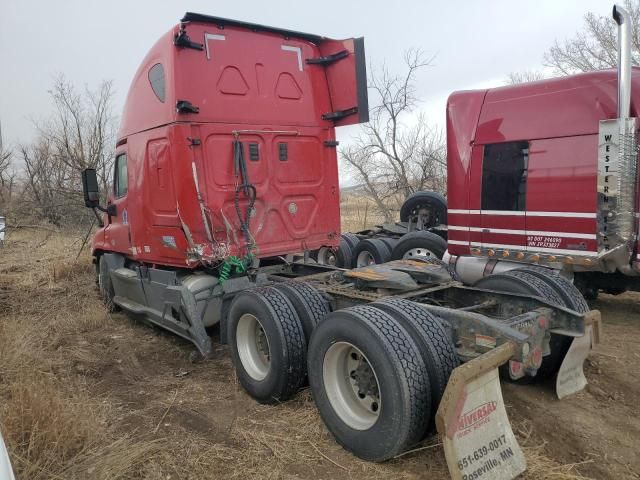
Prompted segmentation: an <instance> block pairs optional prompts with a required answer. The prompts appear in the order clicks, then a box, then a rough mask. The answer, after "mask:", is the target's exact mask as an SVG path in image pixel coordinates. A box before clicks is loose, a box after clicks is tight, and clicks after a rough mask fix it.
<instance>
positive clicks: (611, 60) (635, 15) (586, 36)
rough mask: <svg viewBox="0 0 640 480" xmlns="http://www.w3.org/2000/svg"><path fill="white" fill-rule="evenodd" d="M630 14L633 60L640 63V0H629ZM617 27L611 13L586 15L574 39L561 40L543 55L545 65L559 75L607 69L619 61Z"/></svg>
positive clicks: (627, 7) (626, 3)
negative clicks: (582, 26) (582, 27)
mask: <svg viewBox="0 0 640 480" xmlns="http://www.w3.org/2000/svg"><path fill="white" fill-rule="evenodd" d="M624 5H625V8H626V10H627V11H628V12H629V15H630V17H631V35H632V39H631V44H632V54H631V56H632V61H633V64H634V65H640V1H639V0H626V1H625V2H624ZM617 47H618V40H617V26H616V24H615V22H614V21H613V20H612V19H611V15H596V14H594V13H592V12H589V13H587V14H586V15H585V27H584V30H583V31H581V32H578V33H577V34H576V36H575V37H574V38H572V39H569V40H565V41H563V42H559V41H557V40H556V42H555V45H554V46H553V47H551V48H550V49H549V51H548V52H547V53H546V54H545V55H544V62H545V65H546V66H548V67H552V68H553V70H554V72H555V73H556V74H558V75H571V74H574V73H580V72H590V71H593V70H601V69H605V68H613V67H615V66H616V63H617V58H618V57H617Z"/></svg>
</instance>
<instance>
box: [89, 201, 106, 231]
mask: <svg viewBox="0 0 640 480" xmlns="http://www.w3.org/2000/svg"><path fill="white" fill-rule="evenodd" d="M91 210H93V214H94V215H95V216H96V219H97V220H98V226H99V227H100V228H102V227H104V222H103V221H102V217H101V216H100V214H99V213H98V210H100V211H101V212H105V213H106V210H107V209H106V208H102V207H100V206H97V207H94V208H92V209H91Z"/></svg>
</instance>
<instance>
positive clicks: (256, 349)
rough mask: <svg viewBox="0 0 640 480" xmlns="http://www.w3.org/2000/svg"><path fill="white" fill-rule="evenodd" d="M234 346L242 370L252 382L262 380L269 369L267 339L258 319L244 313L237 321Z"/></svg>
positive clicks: (269, 360)
mask: <svg viewBox="0 0 640 480" xmlns="http://www.w3.org/2000/svg"><path fill="white" fill-rule="evenodd" d="M236 346H237V348H238V355H239V357H240V362H241V363H242V366H243V367H244V370H245V371H246V372H247V373H248V374H249V376H250V377H251V378H253V379H254V380H258V381H260V380H264V378H265V377H266V376H267V374H268V373H269V369H270V368H271V350H270V349H269V339H268V338H267V335H266V334H265V331H264V328H263V327H262V324H261V323H260V321H259V320H258V318H257V317H256V316H254V315H252V314H250V313H245V314H244V315H242V316H241V317H240V320H238V326H237V328H236Z"/></svg>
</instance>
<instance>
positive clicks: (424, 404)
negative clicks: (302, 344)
mask: <svg viewBox="0 0 640 480" xmlns="http://www.w3.org/2000/svg"><path fill="white" fill-rule="evenodd" d="M345 343H347V344H351V345H352V346H354V347H356V348H357V349H358V350H360V352H361V353H362V354H363V355H364V357H365V359H366V360H367V361H368V363H369V364H370V365H371V367H372V368H373V371H374V374H375V378H376V380H377V383H378V386H379V392H380V401H381V403H382V408H381V409H380V410H379V413H378V415H379V416H378V418H377V419H375V422H374V423H373V424H372V425H371V426H369V427H368V428H362V429H356V428H353V427H352V426H350V425H349V424H348V423H347V422H346V421H344V420H343V418H342V417H341V416H340V415H339V414H338V413H337V411H336V410H335V409H334V406H333V405H332V403H331V400H330V399H329V395H328V394H327V391H326V389H325V377H324V374H325V371H326V370H325V359H326V358H328V357H329V356H328V355H327V356H325V354H327V353H328V352H330V348H332V347H334V348H335V346H340V345H344V344H345ZM418 352H419V350H418V347H417V345H416V344H415V342H414V341H413V340H412V339H411V337H410V335H409V334H408V333H407V331H406V330H405V329H404V328H402V327H401V326H400V325H399V324H398V323H397V322H396V321H395V320H394V319H393V318H392V317H391V316H390V315H388V314H386V313H385V312H383V311H381V310H379V309H377V308H373V307H371V306H368V305H359V306H356V307H351V308H347V309H342V310H338V311H335V312H333V313H331V314H329V315H328V316H327V317H326V319H325V320H324V321H323V322H322V323H320V325H318V327H317V328H316V330H315V332H314V333H313V335H312V336H311V342H310V343H309V358H308V367H309V384H310V385H311V391H312V393H313V398H314V400H315V403H316V405H317V407H318V410H319V412H320V416H321V417H322V419H323V421H324V423H325V425H326V426H327V428H328V429H329V431H330V432H331V433H332V434H333V436H334V437H335V439H336V441H337V442H338V443H339V444H340V445H342V446H343V447H344V448H345V449H347V450H349V451H351V452H352V453H354V454H355V455H357V456H358V457H360V458H362V459H364V460H369V461H375V462H380V461H384V460H387V459H389V458H391V457H394V456H395V455H397V454H399V453H401V452H403V451H404V450H406V449H407V448H410V447H412V446H413V445H415V444H416V443H417V442H418V441H420V439H421V438H422V437H423V436H424V432H425V431H426V427H427V423H428V419H429V416H430V412H431V392H430V390H429V379H428V376H427V375H428V374H427V372H426V369H425V365H424V362H423V361H422V357H421V355H420V354H419V353H418ZM338 373H339V372H336V378H338V377H339V375H338ZM328 383H329V385H330V379H329V380H328ZM332 398H334V399H335V398H336V397H335V396H334V397H332ZM335 401H336V400H334V402H335Z"/></svg>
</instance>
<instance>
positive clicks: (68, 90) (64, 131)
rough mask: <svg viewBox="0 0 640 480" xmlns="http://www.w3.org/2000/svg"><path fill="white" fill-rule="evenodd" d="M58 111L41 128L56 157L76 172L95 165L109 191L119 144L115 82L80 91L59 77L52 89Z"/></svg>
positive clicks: (53, 155) (55, 158) (103, 83)
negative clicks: (114, 97)
mask: <svg viewBox="0 0 640 480" xmlns="http://www.w3.org/2000/svg"><path fill="white" fill-rule="evenodd" d="M49 93H50V94H51V97H52V98H53V101H54V105H55V112H54V115H53V117H52V118H51V119H49V120H48V121H47V122H45V123H44V124H43V125H39V126H38V128H39V130H40V133H41V135H42V136H44V137H46V138H47V139H48V141H49V143H50V145H51V149H52V159H54V160H55V161H56V162H57V163H62V164H64V165H66V166H68V167H70V168H71V169H73V170H75V171H76V172H78V173H79V172H80V171H82V170H83V169H85V168H95V169H96V172H97V174H98V179H99V180H100V181H101V183H102V187H103V188H102V191H103V192H106V191H107V186H108V183H109V179H110V174H111V166H112V162H113V149H114V146H115V133H116V132H115V121H114V120H115V119H114V116H113V84H112V82H111V81H103V82H102V83H101V84H100V85H99V86H98V88H97V89H96V90H89V89H88V88H85V91H84V92H79V91H78V90H77V89H76V87H75V86H74V85H73V84H72V83H71V82H69V81H68V80H67V79H66V78H65V77H64V76H59V77H58V78H57V79H56V81H55V83H54V85H53V88H52V89H51V90H50V92H49Z"/></svg>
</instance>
